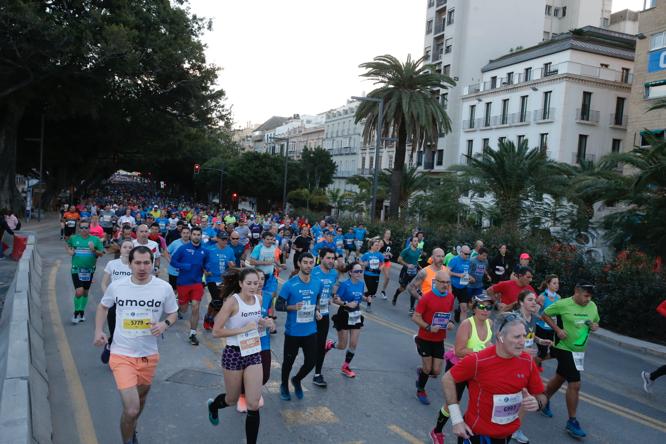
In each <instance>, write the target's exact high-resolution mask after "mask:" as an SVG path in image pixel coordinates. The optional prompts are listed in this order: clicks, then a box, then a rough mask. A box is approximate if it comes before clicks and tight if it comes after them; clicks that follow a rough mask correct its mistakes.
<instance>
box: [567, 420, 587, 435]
mask: <svg viewBox="0 0 666 444" xmlns="http://www.w3.org/2000/svg"><path fill="white" fill-rule="evenodd" d="M566 430H567V432H569V435H571V436H573V437H574V438H585V437H586V436H587V433H585V431H584V430H583V429H582V428H581V426H580V424H579V423H578V420H577V419H569V420H568V421H567V427H566Z"/></svg>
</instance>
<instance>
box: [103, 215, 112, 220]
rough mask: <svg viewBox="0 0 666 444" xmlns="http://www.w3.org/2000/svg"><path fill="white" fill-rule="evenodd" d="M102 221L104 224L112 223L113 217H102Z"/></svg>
mask: <svg viewBox="0 0 666 444" xmlns="http://www.w3.org/2000/svg"><path fill="white" fill-rule="evenodd" d="M102 220H103V221H104V222H111V216H108V215H105V216H102Z"/></svg>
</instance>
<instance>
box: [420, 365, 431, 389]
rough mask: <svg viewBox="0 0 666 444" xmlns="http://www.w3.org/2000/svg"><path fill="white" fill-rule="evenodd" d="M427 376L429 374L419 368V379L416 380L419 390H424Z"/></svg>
mask: <svg viewBox="0 0 666 444" xmlns="http://www.w3.org/2000/svg"><path fill="white" fill-rule="evenodd" d="M429 376H430V375H428V374H427V373H425V372H424V371H423V369H422V368H420V369H419V381H418V383H419V390H425V386H426V384H427V383H428V377H429Z"/></svg>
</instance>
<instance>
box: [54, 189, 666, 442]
mask: <svg viewBox="0 0 666 444" xmlns="http://www.w3.org/2000/svg"><path fill="white" fill-rule="evenodd" d="M131 191H132V190H131V189H130V190H129V191H128V192H118V193H116V194H112V195H108V194H107V195H106V196H103V195H97V196H95V199H92V200H91V201H88V202H82V203H81V204H79V205H75V206H67V207H66V208H63V211H62V212H61V215H62V219H61V238H62V239H63V240H64V241H65V244H66V250H67V252H68V253H69V254H70V255H71V256H72V261H71V273H72V282H73V286H74V298H73V315H72V319H71V321H72V323H73V324H80V323H83V322H85V320H86V319H85V309H86V304H87V301H88V291H89V289H90V286H91V283H92V281H93V276H94V275H95V272H96V269H95V267H96V263H97V259H98V258H99V257H101V256H103V255H105V254H112V255H114V256H115V258H114V259H113V260H110V261H108V262H107V263H106V266H105V268H104V271H103V276H102V281H101V287H102V291H103V297H102V298H101V302H100V304H99V306H98V307H97V312H96V318H95V333H94V343H95V344H96V345H97V346H100V347H102V349H103V351H102V355H101V360H102V362H103V363H104V364H108V366H109V367H110V369H111V371H112V373H113V377H114V379H115V383H116V386H117V388H118V390H119V392H120V396H121V399H122V405H123V411H122V415H121V421H120V429H121V434H122V440H123V441H122V442H123V443H128V444H130V443H134V444H136V443H137V442H138V440H137V437H136V424H137V420H138V418H139V415H140V414H141V411H142V409H143V407H144V405H145V401H146V397H147V395H148V392H149V390H150V386H151V382H152V378H153V375H154V373H155V369H156V367H157V365H158V362H159V353H158V347H157V338H158V337H159V336H161V335H163V334H164V332H165V331H166V330H167V329H168V328H170V327H171V326H172V325H173V324H174V323H176V322H187V323H188V324H189V328H190V331H189V335H188V340H189V343H190V344H191V345H192V346H197V345H199V337H198V335H200V334H201V333H200V329H201V328H203V329H204V330H208V331H210V332H211V335H212V336H213V337H216V338H224V339H225V347H224V350H223V353H222V356H221V363H222V369H223V373H224V389H225V392H224V393H220V394H215V396H213V397H211V399H208V401H207V409H208V418H209V421H210V423H211V424H212V425H213V426H217V425H218V424H220V421H221V420H223V421H225V422H228V421H230V419H229V418H228V417H225V418H224V419H223V417H222V415H223V412H222V411H221V410H224V409H225V408H227V407H230V406H235V407H236V409H238V410H239V411H241V412H245V413H246V421H245V432H246V437H247V442H248V443H255V442H257V439H258V435H259V426H260V414H259V412H260V409H261V407H262V406H263V404H264V402H263V398H262V387H263V386H264V385H265V384H266V383H267V382H268V380H269V378H270V370H271V342H272V340H275V339H273V338H271V335H272V334H275V332H276V330H277V329H278V328H280V329H281V330H282V331H283V332H284V344H283V359H282V363H281V380H280V394H279V396H280V398H281V399H282V400H283V401H285V402H288V401H291V400H292V395H293V396H295V397H296V398H297V399H302V398H303V397H304V391H303V386H302V382H303V380H304V379H305V378H307V377H308V375H310V374H312V383H313V384H314V385H316V386H318V387H321V388H326V387H327V381H326V379H325V375H324V374H323V370H322V369H323V365H324V360H325V359H326V358H327V357H328V354H329V353H330V352H332V351H333V350H337V351H339V352H340V353H338V352H333V353H331V354H332V356H331V357H329V359H337V360H339V363H340V372H341V374H343V375H344V376H346V377H348V378H354V377H355V376H356V371H355V370H354V369H353V368H352V361H353V359H354V357H355V355H356V354H357V353H358V351H359V343H360V336H361V331H362V330H363V329H364V328H367V327H368V326H367V325H366V323H365V317H364V315H363V313H364V312H365V313H370V312H372V306H373V305H372V304H373V302H374V301H375V299H377V298H379V299H381V300H388V299H389V296H388V295H387V294H386V292H387V290H388V285H389V282H390V279H391V273H390V272H391V268H392V267H393V266H397V267H399V269H400V272H399V277H398V282H397V284H398V288H397V289H396V291H395V293H394V294H393V295H392V297H391V302H392V305H393V306H396V305H397V301H398V299H399V298H400V297H401V296H402V297H408V298H409V301H410V302H409V311H408V313H406V314H408V315H409V316H410V318H411V320H412V321H413V323H414V324H416V327H415V332H416V335H415V336H414V345H415V350H416V352H417V353H418V354H419V355H420V357H421V365H420V367H419V368H418V369H417V375H416V379H415V382H414V383H415V386H416V387H415V388H416V390H415V402H421V403H422V404H426V405H429V404H430V400H429V398H428V395H427V392H426V385H427V383H428V381H429V380H430V379H437V378H439V379H440V380H441V383H442V387H443V392H444V395H445V400H446V403H445V405H443V406H441V408H440V409H439V410H438V411H435V412H433V428H432V430H431V431H430V438H431V439H432V442H433V443H438V444H441V443H443V442H444V438H445V436H444V427H445V425H446V423H447V422H448V421H450V422H451V425H452V431H453V433H454V434H455V435H456V436H457V437H458V440H459V442H461V443H462V442H464V441H465V440H468V441H465V442H470V443H483V444H485V443H508V442H509V441H510V440H512V439H514V440H516V441H517V442H520V443H527V442H529V439H528V437H527V436H525V433H523V431H522V429H521V423H522V421H524V415H525V414H526V413H527V412H534V411H539V412H541V414H543V415H545V416H547V417H553V412H552V410H551V409H550V399H551V398H552V397H553V396H555V395H556V393H557V392H558V390H559V389H560V387H561V386H562V385H563V384H564V383H565V382H566V383H567V387H566V395H565V398H566V407H567V413H568V417H567V418H566V423H565V429H566V431H567V432H568V433H569V434H570V435H572V436H573V437H575V438H583V437H585V436H586V432H585V431H584V430H583V428H582V427H581V425H580V423H579V422H578V420H577V408H578V394H579V390H580V387H581V379H582V378H581V375H582V374H583V373H584V368H585V349H586V345H587V340H588V337H589V334H590V332H593V331H595V330H596V329H598V328H599V321H600V319H599V314H598V311H597V307H596V305H595V303H594V302H593V301H592V299H593V297H594V296H595V286H594V284H593V283H590V282H578V283H576V286H575V291H574V294H573V295H571V296H570V297H561V296H560V295H559V294H558V291H559V280H558V277H557V276H555V275H547V276H546V278H545V280H544V282H543V283H541V285H540V286H538V289H535V288H534V287H533V286H532V279H533V275H534V270H533V269H532V268H530V260H531V258H530V255H529V253H528V252H522V253H520V254H519V255H518V257H517V259H518V260H517V261H516V263H514V261H513V260H512V257H511V256H510V255H509V253H508V251H507V247H506V245H501V246H499V247H498V248H497V253H496V255H494V256H493V257H490V252H489V250H488V249H487V248H486V247H484V245H483V242H482V241H480V240H479V241H477V242H475V243H474V245H472V246H468V245H461V246H458V247H455V246H454V247H449V248H446V249H444V248H440V246H436V245H432V246H431V245H426V240H425V238H424V235H423V233H422V232H420V231H419V230H418V229H415V230H414V231H413V235H412V236H410V237H408V238H407V239H404V240H400V241H395V240H393V239H392V237H391V232H390V231H388V230H387V231H385V232H383V233H369V232H368V230H367V228H366V227H364V226H363V225H362V224H358V225H354V226H349V227H343V226H339V225H337V224H336V222H335V221H334V220H332V219H325V220H321V221H316V222H313V223H311V222H310V221H308V220H307V219H304V218H298V217H293V218H292V217H289V216H283V215H280V214H268V215H255V214H252V213H249V212H245V211H240V212H239V211H216V209H213V208H207V207H205V206H197V205H184V204H182V202H173V201H172V202H169V201H168V200H167V199H157V198H155V203H153V202H150V201H149V199H144V200H143V201H140V202H139V201H136V200H134V198H133V197H132V196H131ZM441 247H444V246H441ZM426 251H428V253H426ZM289 268H291V269H292V271H291V275H289V274H288V273H289V270H288V269H289ZM282 272H284V273H282ZM281 273H282V277H284V278H285V279H282V277H281ZM206 292H207V293H208V294H209V299H210V302H209V304H208V305H207V306H206V307H201V306H200V304H201V302H202V301H203V300H205V299H206V298H205V295H206ZM396 309H397V308H396ZM661 310H662V312H660V313H662V314H663V315H664V316H666V302H665V303H664V304H662V306H661ZM278 312H286V316H285V317H284V318H285V323H284V326H282V325H280V326H278V325H277V323H278V322H277V320H278V316H277V313H278ZM200 313H204V315H203V319H201V321H202V323H201V324H200V322H199V321H200V319H199V318H200ZM179 320H181V321H179ZM105 325H108V332H107V331H105V328H104V327H105ZM331 328H332V329H334V330H335V332H336V334H335V335H334V337H333V338H331V337H329V330H330V329H331ZM454 332H455V340H454V346H453V347H452V348H450V349H448V350H447V349H445V344H444V341H445V339H446V338H447V334H449V335H450V334H452V333H454ZM299 353H302V354H303V364H302V365H301V367H300V368H298V370H297V371H296V372H295V373H294V372H293V371H292V370H293V365H294V363H295V360H296V358H297V356H298V355H299ZM548 359H554V360H556V361H557V370H556V372H555V376H554V377H552V378H551V379H550V380H549V381H548V382H547V384H546V385H544V383H543V381H542V378H541V371H543V367H542V363H543V362H544V361H546V360H548ZM664 373H666V367H661V368H660V369H657V370H656V371H654V372H652V373H648V372H644V373H643V374H642V375H641V377H642V379H643V384H644V388H645V390H646V391H648V390H649V389H650V386H651V385H652V384H653V383H654V380H655V379H656V378H658V377H659V376H661V375H663V374H664ZM442 375H443V376H442ZM431 385H432V384H431ZM465 389H467V391H468V394H469V399H471V400H474V402H469V403H468V404H467V406H468V407H467V410H466V412H464V413H463V412H462V410H461V408H460V405H459V403H460V401H461V399H462V397H463V395H464V391H465ZM202 404H206V400H202ZM204 408H205V406H204Z"/></svg>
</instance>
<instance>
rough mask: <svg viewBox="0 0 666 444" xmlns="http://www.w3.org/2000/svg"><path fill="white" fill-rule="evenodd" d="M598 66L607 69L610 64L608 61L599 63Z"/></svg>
mask: <svg viewBox="0 0 666 444" xmlns="http://www.w3.org/2000/svg"><path fill="white" fill-rule="evenodd" d="M599 66H601V67H602V68H603V69H608V67H609V66H610V65H609V64H608V63H600V64H599Z"/></svg>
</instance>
